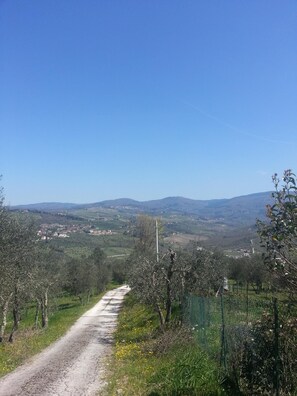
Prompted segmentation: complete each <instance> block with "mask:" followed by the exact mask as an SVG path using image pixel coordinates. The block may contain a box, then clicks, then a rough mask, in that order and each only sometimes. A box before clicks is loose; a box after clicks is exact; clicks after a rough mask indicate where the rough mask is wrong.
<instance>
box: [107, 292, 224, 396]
mask: <svg viewBox="0 0 297 396" xmlns="http://www.w3.org/2000/svg"><path fill="white" fill-rule="evenodd" d="M115 340H116V345H115V352H114V356H113V358H112V359H113V361H112V362H111V366H112V368H113V369H112V372H111V374H110V378H109V386H108V390H107V392H108V395H110V396H113V395H117V394H119V393H120V394H121V395H127V396H128V395H129V396H130V395H131V396H133V395H134V396H136V395H139V396H140V395H142V396H145V395H148V396H149V395H151V396H153V395H155V396H157V395H160V396H161V395H164V396H165V395H168V396H169V395H170V396H172V395H176V396H177V395H188V396H190V395H201V396H203V395H205V396H206V395H223V394H224V393H223V390H222V389H220V386H219V384H218V371H217V367H216V365H215V364H214V363H213V362H212V361H210V360H209V358H208V357H207V355H206V354H205V353H204V352H202V351H201V349H199V347H198V346H197V344H196V343H195V341H194V340H193V338H192V336H191V333H190V332H189V331H188V330H186V329H184V328H181V327H176V328H175V327H172V328H170V329H168V330H167V331H166V332H165V333H162V332H160V331H159V330H158V322H157V316H156V314H155V312H154V311H152V310H151V309H150V308H149V307H146V306H144V305H142V304H139V303H138V302H137V301H135V299H134V297H133V295H132V294H130V295H128V296H127V297H126V299H125V302H124V307H123V309H122V311H121V312H120V315H119V325H118V328H117V331H116V333H115Z"/></svg>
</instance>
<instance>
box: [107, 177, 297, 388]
mask: <svg viewBox="0 0 297 396" xmlns="http://www.w3.org/2000/svg"><path fill="white" fill-rule="evenodd" d="M282 180H283V184H282V185H281V181H280V180H279V178H278V177H277V175H275V176H274V177H273V181H274V185H275V192H274V193H273V198H274V202H273V203H272V204H271V205H268V206H267V221H266V222H264V221H258V223H257V228H258V233H259V236H260V241H261V245H262V249H263V250H262V252H263V255H262V256H261V255H259V254H254V252H251V253H250V254H249V255H248V254H247V255H246V257H242V258H230V257H226V256H225V255H223V254H222V253H220V252H219V251H207V250H205V249H202V248H201V247H199V246H197V244H195V243H194V244H192V245H190V246H188V248H187V249H183V250H179V251H178V250H175V249H174V247H173V246H169V247H168V246H166V245H164V244H163V245H162V243H161V249H160V251H158V249H157V252H156V249H155V236H154V235H155V220H154V219H152V218H149V217H147V216H140V217H139V218H138V223H137V231H138V243H137V244H136V245H135V248H134V251H133V253H132V254H131V256H130V257H129V262H130V268H129V271H128V283H129V285H130V286H131V287H132V292H131V295H130V296H129V297H128V298H127V300H126V307H125V310H124V311H123V313H122V315H121V319H120V326H119V328H118V331H117V333H116V351H115V357H114V360H115V361H114V367H115V370H114V373H113V375H112V376H111V380H110V388H109V390H110V394H111V395H116V394H125V395H221V394H228V395H235V394H236V395H249V394H253V395H262V394H275V395H295V394H296V391H297V376H296V372H297V365H296V357H297V348H296V345H297V331H296V321H297V309H296V284H297V281H296V279H297V278H296V273H297V272H296V268H297V266H296V247H297V240H296V235H297V231H296V230H297V218H296V213H297V212H296V209H297V186H296V177H295V175H294V174H293V173H292V172H291V171H285V172H284V175H283V179H282ZM158 228H160V226H159V227H158ZM161 239H162V238H161ZM227 279H229V282H228V280H227ZM130 315H131V316H130Z"/></svg>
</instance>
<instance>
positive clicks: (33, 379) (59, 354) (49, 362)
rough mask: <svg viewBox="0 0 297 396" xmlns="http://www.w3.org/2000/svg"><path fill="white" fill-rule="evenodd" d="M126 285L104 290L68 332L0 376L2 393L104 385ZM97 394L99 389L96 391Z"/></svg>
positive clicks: (80, 394)
mask: <svg viewBox="0 0 297 396" xmlns="http://www.w3.org/2000/svg"><path fill="white" fill-rule="evenodd" d="M128 291H129V288H128V287H127V286H122V287H119V288H118V289H114V290H111V291H109V292H107V293H106V294H105V295H104V297H103V298H102V299H101V300H100V301H99V302H98V303H97V304H96V305H95V306H94V307H93V308H92V309H90V310H89V311H88V312H86V313H85V314H84V315H83V316H81V317H80V319H79V320H78V321H77V322H76V323H75V324H74V325H73V326H72V327H71V328H70V330H69V331H68V333H66V335H65V336H63V337H62V338H61V339H60V340H58V341H57V342H55V343H54V344H53V345H51V346H50V347H48V348H47V349H45V350H44V351H43V352H41V353H40V354H39V355H37V356H35V357H33V358H31V359H30V360H29V361H28V362H27V363H25V364H24V365H23V366H20V367H19V368H17V369H16V370H15V371H13V372H12V373H10V374H8V375H6V376H5V377H3V378H1V379H0V395H1V396H64V395H65V396H70V395H71V396H87V395H96V394H98V392H100V389H102V388H103V387H104V386H105V382H104V373H105V369H104V363H105V358H106V356H108V354H109V352H110V350H111V344H112V333H113V331H114V329H115V326H116V320H117V315H118V312H119V309H120V306H121V304H122V301H123V298H124V295H125V294H126V293H127V292H128ZM99 394H100V393H99Z"/></svg>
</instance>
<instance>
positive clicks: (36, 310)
mask: <svg viewBox="0 0 297 396" xmlns="http://www.w3.org/2000/svg"><path fill="white" fill-rule="evenodd" d="M39 311H40V301H39V300H36V307H35V319H34V327H35V329H37V328H38V319H39Z"/></svg>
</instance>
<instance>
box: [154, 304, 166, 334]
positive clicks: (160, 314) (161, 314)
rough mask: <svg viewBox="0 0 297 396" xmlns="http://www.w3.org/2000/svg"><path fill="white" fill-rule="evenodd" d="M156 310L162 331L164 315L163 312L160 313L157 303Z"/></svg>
mask: <svg viewBox="0 0 297 396" xmlns="http://www.w3.org/2000/svg"><path fill="white" fill-rule="evenodd" d="M156 310H157V312H158V315H159V321H160V326H161V328H162V329H163V328H164V325H165V319H164V315H163V312H162V309H161V307H160V304H159V303H156Z"/></svg>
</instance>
